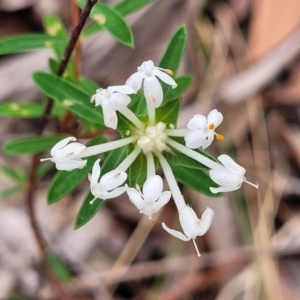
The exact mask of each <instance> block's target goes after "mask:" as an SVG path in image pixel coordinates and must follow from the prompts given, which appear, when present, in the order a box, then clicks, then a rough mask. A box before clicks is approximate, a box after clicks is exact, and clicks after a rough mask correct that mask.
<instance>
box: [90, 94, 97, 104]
mask: <svg viewBox="0 0 300 300" xmlns="http://www.w3.org/2000/svg"><path fill="white" fill-rule="evenodd" d="M95 100H96V95H93V96H92V97H91V100H90V101H91V103H93V102H94V101H95Z"/></svg>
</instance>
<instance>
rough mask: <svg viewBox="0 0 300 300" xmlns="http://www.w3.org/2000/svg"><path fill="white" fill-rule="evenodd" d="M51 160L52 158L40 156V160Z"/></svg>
mask: <svg viewBox="0 0 300 300" xmlns="http://www.w3.org/2000/svg"><path fill="white" fill-rule="evenodd" d="M46 160H52V158H41V159H40V161H46Z"/></svg>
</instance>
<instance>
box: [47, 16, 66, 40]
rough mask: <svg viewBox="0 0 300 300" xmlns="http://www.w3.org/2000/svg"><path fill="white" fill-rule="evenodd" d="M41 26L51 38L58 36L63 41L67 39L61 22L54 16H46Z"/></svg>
mask: <svg viewBox="0 0 300 300" xmlns="http://www.w3.org/2000/svg"><path fill="white" fill-rule="evenodd" d="M43 25H44V28H45V30H46V32H47V33H48V34H49V35H51V36H60V37H63V38H65V39H67V38H68V32H67V30H66V28H65V26H64V24H63V22H62V21H61V20H60V18H58V17H57V16H55V15H51V14H49V15H46V16H45V17H44V20H43Z"/></svg>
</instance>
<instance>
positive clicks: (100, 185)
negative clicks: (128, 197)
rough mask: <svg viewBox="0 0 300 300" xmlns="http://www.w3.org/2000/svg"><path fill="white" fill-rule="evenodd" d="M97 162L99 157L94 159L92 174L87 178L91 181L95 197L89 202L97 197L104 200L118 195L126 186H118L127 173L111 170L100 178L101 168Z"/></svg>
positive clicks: (123, 180)
mask: <svg viewBox="0 0 300 300" xmlns="http://www.w3.org/2000/svg"><path fill="white" fill-rule="evenodd" d="M99 162H100V159H98V160H96V161H95V163H94V166H93V170H92V175H91V176H90V178H89V179H90V182H91V184H90V187H91V192H92V194H93V195H94V196H95V198H94V199H93V200H92V201H91V202H90V203H91V204H92V203H93V202H94V200H96V199H97V198H99V199H102V200H106V199H111V198H115V197H118V196H120V195H121V194H123V193H124V192H125V191H126V189H127V187H126V186H122V187H119V186H120V185H121V184H123V183H124V182H125V180H126V179H127V174H126V173H125V172H122V171H118V170H113V171H110V172H108V173H106V174H105V175H103V176H102V177H101V178H100V175H101V168H100V165H99ZM99 178H100V180H99Z"/></svg>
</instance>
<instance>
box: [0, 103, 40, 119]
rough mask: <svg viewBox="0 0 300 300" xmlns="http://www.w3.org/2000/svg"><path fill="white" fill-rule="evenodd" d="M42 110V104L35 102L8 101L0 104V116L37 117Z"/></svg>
mask: <svg viewBox="0 0 300 300" xmlns="http://www.w3.org/2000/svg"><path fill="white" fill-rule="evenodd" d="M43 111H44V108H43V105H41V104H35V103H17V102H10V103H3V104H0V116H1V117H13V118H39V117H40V116H41V115H42V114H43Z"/></svg>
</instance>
